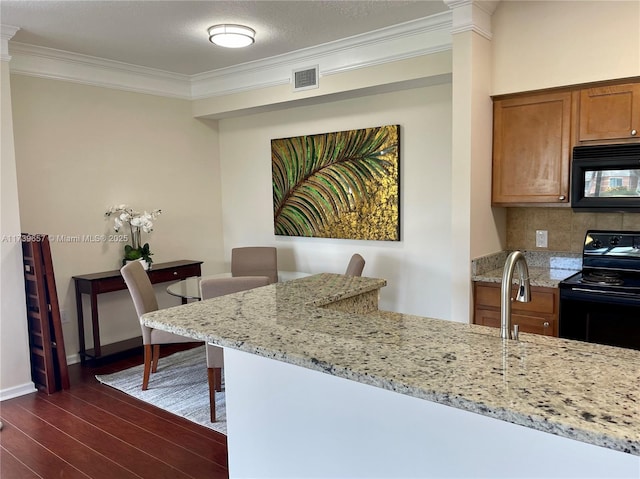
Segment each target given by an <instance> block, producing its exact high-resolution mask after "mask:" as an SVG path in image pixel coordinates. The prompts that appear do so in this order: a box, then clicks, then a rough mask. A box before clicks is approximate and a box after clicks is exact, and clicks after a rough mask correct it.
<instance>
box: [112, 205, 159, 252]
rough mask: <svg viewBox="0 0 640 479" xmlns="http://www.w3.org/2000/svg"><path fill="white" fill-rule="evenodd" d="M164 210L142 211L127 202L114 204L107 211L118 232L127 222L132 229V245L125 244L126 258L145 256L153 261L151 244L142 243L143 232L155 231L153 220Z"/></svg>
mask: <svg viewBox="0 0 640 479" xmlns="http://www.w3.org/2000/svg"><path fill="white" fill-rule="evenodd" d="M160 213H162V210H159V209H158V210H153V211H152V212H151V213H148V212H147V211H145V212H144V213H140V212H139V211H136V210H134V209H133V208H131V207H130V206H127V205H125V204H121V205H114V206H112V207H110V208H109V209H108V210H107V211H106V212H105V217H111V216H112V215H114V216H115V217H114V218H113V229H114V230H115V231H116V232H118V231H120V228H122V227H123V226H124V225H125V224H129V229H130V231H131V245H126V246H125V260H126V259H138V258H144V259H145V260H146V261H147V262H149V263H151V261H152V260H151V258H150V255H151V254H152V253H150V252H149V244H148V243H146V244H145V245H144V246H143V245H142V240H141V234H142V232H145V233H151V232H152V231H153V221H152V220H155V219H156V218H157V217H158V216H160Z"/></svg>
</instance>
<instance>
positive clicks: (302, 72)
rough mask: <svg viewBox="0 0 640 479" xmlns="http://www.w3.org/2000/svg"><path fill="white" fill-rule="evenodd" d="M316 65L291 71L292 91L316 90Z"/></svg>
mask: <svg viewBox="0 0 640 479" xmlns="http://www.w3.org/2000/svg"><path fill="white" fill-rule="evenodd" d="M318 86H319V84H318V65H316V66H314V67H310V68H309V67H307V68H300V69H298V70H293V91H301V90H310V89H312V88H318Z"/></svg>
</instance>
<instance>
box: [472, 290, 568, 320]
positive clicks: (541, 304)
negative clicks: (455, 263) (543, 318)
mask: <svg viewBox="0 0 640 479" xmlns="http://www.w3.org/2000/svg"><path fill="white" fill-rule="evenodd" d="M500 288H501V286H500V284H498V283H475V288H474V289H475V305H476V307H483V306H485V307H491V308H497V309H498V310H499V309H500ZM516 288H517V286H515V285H514V286H513V287H512V289H511V297H513V296H514V295H515V293H514V292H515V290H516ZM557 298H558V293H557V290H556V289H555V288H541V287H535V286H534V287H532V288H531V301H530V302H528V303H520V302H518V301H512V303H511V310H512V311H513V312H514V313H515V312H517V311H531V312H536V313H547V314H555V313H556V312H557V311H558V304H557V301H558V300H557Z"/></svg>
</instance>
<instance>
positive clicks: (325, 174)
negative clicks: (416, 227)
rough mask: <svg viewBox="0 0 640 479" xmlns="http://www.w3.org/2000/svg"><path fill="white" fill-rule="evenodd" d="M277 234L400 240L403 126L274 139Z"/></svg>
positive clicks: (272, 144)
mask: <svg viewBox="0 0 640 479" xmlns="http://www.w3.org/2000/svg"><path fill="white" fill-rule="evenodd" d="M271 168H272V177H273V220H274V230H275V234H276V235H283V236H308V237H319V238H343V239H359V240H378V241H399V240H400V200H399V199H400V196H399V188H400V185H399V182H400V171H399V170H400V126H399V125H387V126H380V127H375V128H363V129H359V130H348V131H338V132H332V133H322V134H318V135H306V136H296V137H291V138H280V139H275V140H271Z"/></svg>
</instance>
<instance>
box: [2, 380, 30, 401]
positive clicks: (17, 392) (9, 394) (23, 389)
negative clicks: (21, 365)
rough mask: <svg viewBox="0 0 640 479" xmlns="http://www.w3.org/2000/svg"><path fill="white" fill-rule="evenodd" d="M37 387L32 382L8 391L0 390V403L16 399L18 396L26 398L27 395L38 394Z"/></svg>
mask: <svg viewBox="0 0 640 479" xmlns="http://www.w3.org/2000/svg"><path fill="white" fill-rule="evenodd" d="M36 391H37V389H36V386H35V384H33V382H32V381H29V382H27V383H24V384H20V385H18V386H13V387H10V388H7V389H0V401H4V400H6V399H11V398H15V397H18V396H24V395H25V394H31V393H34V392H36Z"/></svg>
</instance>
